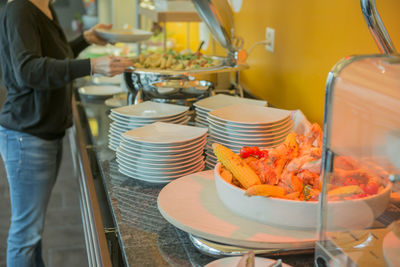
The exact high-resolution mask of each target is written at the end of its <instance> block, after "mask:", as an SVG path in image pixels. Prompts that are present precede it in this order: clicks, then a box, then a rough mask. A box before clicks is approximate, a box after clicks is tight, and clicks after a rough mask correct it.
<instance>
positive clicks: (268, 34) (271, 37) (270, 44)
mask: <svg viewBox="0 0 400 267" xmlns="http://www.w3.org/2000/svg"><path fill="white" fill-rule="evenodd" d="M265 41H266V42H267V44H266V45H265V49H267V50H268V51H270V52H274V46H275V29H272V28H269V27H267V29H266V30H265Z"/></svg>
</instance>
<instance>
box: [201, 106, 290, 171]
mask: <svg viewBox="0 0 400 267" xmlns="http://www.w3.org/2000/svg"><path fill="white" fill-rule="evenodd" d="M290 114H291V112H290V111H288V110H282V109H276V108H268V107H260V106H253V105H247V104H236V105H231V106H228V107H224V108H220V109H216V110H213V111H210V112H209V113H208V117H207V119H208V122H209V135H208V142H207V145H206V167H207V168H214V165H215V164H216V163H217V158H216V157H215V155H214V153H213V151H212V148H211V145H212V144H213V143H219V144H222V145H224V146H226V147H228V148H230V149H231V150H232V151H233V152H235V153H239V152H240V149H241V148H242V147H243V146H258V147H274V146H277V145H279V144H281V143H282V142H283V141H285V138H286V136H287V134H288V133H289V132H290V131H291V130H292V128H293V121H292V119H291V117H290Z"/></svg>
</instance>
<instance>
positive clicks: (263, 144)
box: [208, 135, 285, 149]
mask: <svg viewBox="0 0 400 267" xmlns="http://www.w3.org/2000/svg"><path fill="white" fill-rule="evenodd" d="M208 140H209V142H210V143H211V142H213V143H220V144H223V145H228V146H232V147H235V148H239V149H240V148H242V147H243V146H258V147H272V146H276V145H279V144H281V143H282V142H283V141H285V137H283V138H282V139H278V140H273V141H271V142H257V141H256V142H249V141H246V142H236V141H233V140H230V139H223V138H222V137H221V138H220V137H218V136H215V135H210V136H209V137H208Z"/></svg>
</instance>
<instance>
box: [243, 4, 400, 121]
mask: <svg viewBox="0 0 400 267" xmlns="http://www.w3.org/2000/svg"><path fill="white" fill-rule="evenodd" d="M376 2H377V7H378V11H379V12H380V14H381V17H382V20H383V22H384V24H385V26H386V27H387V29H388V32H389V34H390V36H391V38H392V40H393V42H394V44H395V45H396V44H397V48H398V49H400V20H399V12H400V1H399V0H377V1H376ZM266 27H272V28H274V29H275V52H274V53H272V54H271V53H270V52H268V51H267V50H266V49H265V48H264V47H263V46H259V47H257V48H256V49H255V50H254V51H253V53H252V54H251V55H250V57H249V59H248V63H249V64H250V69H249V70H246V71H244V72H243V73H242V75H241V78H242V82H243V83H244V84H245V85H246V87H247V88H248V89H249V90H250V91H251V92H252V93H253V94H255V95H256V96H258V97H260V98H263V99H266V100H268V102H269V103H271V104H272V105H274V106H276V107H279V108H285V109H301V110H302V111H303V112H304V113H305V114H306V116H307V117H308V118H309V120H310V121H316V122H319V123H322V120H323V107H324V93H325V81H326V77H327V74H328V72H329V71H330V69H331V68H332V66H333V65H334V64H335V63H336V62H337V61H338V60H339V59H341V58H342V57H344V56H348V55H354V54H374V53H379V51H378V49H377V46H376V44H375V43H374V41H373V39H372V37H371V35H370V33H369V31H368V28H367V26H366V23H365V21H364V18H363V16H362V13H361V9H360V0H332V1H327V0H279V1H278V0H243V4H242V9H241V11H240V12H239V13H236V14H235V28H236V34H237V35H239V36H242V37H243V38H244V39H245V48H246V49H248V48H249V47H250V46H251V45H252V44H253V43H255V42H257V41H261V40H264V39H265V28H266Z"/></svg>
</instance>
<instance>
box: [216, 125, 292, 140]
mask: <svg viewBox="0 0 400 267" xmlns="http://www.w3.org/2000/svg"><path fill="white" fill-rule="evenodd" d="M288 133H289V132H284V133H283V134H280V135H278V134H277V135H275V136H254V137H243V136H239V137H237V136H234V135H227V134H223V133H220V132H217V131H215V130H214V129H212V128H211V127H210V128H209V135H210V136H212V137H215V138H219V139H222V140H225V141H229V142H237V143H249V144H252V143H271V142H277V141H278V140H282V139H285V138H286V136H287V135H288Z"/></svg>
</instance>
